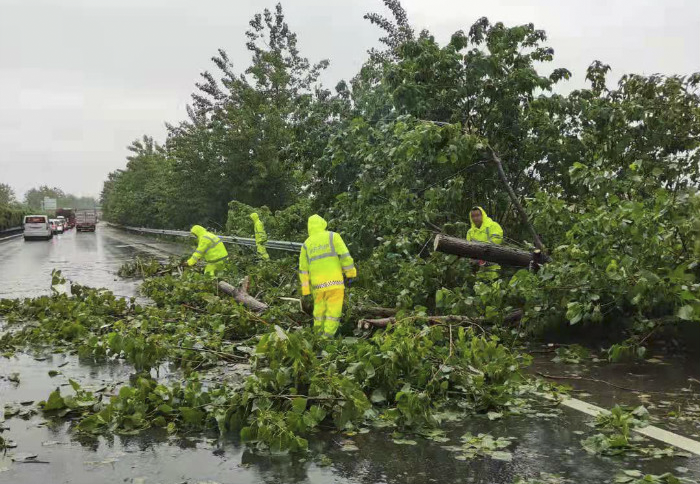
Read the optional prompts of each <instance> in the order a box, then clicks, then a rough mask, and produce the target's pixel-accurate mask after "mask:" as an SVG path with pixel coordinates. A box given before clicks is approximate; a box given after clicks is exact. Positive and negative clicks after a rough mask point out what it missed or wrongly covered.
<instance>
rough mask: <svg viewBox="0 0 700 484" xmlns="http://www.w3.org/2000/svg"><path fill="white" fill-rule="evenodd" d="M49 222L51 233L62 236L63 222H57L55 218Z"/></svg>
mask: <svg viewBox="0 0 700 484" xmlns="http://www.w3.org/2000/svg"><path fill="white" fill-rule="evenodd" d="M49 222H50V223H51V232H53V233H54V234H62V233H63V222H62V221H60V220H58V219H57V218H52V219H49Z"/></svg>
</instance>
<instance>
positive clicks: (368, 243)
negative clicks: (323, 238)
mask: <svg viewBox="0 0 700 484" xmlns="http://www.w3.org/2000/svg"><path fill="white" fill-rule="evenodd" d="M384 3H385V5H386V6H387V8H388V9H389V11H390V12H391V15H390V16H389V17H384V16H382V15H379V14H368V15H366V18H367V19H368V20H369V21H370V22H372V23H373V24H375V25H377V26H378V27H379V28H380V29H381V31H382V33H383V36H382V37H381V39H380V40H381V43H382V48H381V49H374V50H372V51H370V52H369V53H368V57H367V60H366V61H365V63H364V64H363V65H362V67H361V68H360V70H359V71H358V72H357V74H356V75H355V76H354V77H353V78H352V79H351V80H350V81H349V82H345V81H343V82H340V83H338V84H337V85H336V86H335V88H334V89H328V88H326V87H324V86H322V85H321V83H320V82H319V76H320V74H321V73H322V72H323V70H324V69H325V68H326V67H327V66H328V61H320V62H315V63H314V62H311V61H309V60H308V59H307V58H305V57H304V56H303V55H302V54H301V52H300V51H299V48H298V45H297V35H296V34H295V33H294V32H293V31H292V30H291V28H290V27H289V26H288V25H287V23H286V22H285V18H284V14H283V11H282V7H281V5H278V6H277V8H276V9H274V10H272V11H269V10H265V11H264V12H262V13H261V14H259V15H256V16H255V17H254V18H253V19H252V20H251V22H250V29H249V31H248V32H247V43H246V45H247V47H248V50H249V52H250V54H251V60H250V63H249V65H248V67H247V68H245V69H237V68H235V67H234V63H233V61H232V60H231V59H229V57H228V56H227V54H226V52H224V51H223V50H220V51H219V52H218V54H217V55H216V56H215V57H214V58H213V63H214V68H215V70H213V71H207V72H204V73H202V79H201V82H199V83H198V84H197V85H196V91H195V92H194V94H193V95H192V103H191V105H190V106H189V107H188V110H187V112H188V119H186V120H184V121H181V122H179V123H175V124H168V135H167V138H166V139H165V140H164V141H163V142H157V141H156V140H154V139H153V138H152V137H149V136H144V137H143V139H140V140H137V141H135V142H134V143H133V144H132V145H131V146H130V150H131V155H130V156H129V158H128V160H127V163H126V166H125V168H124V169H121V170H117V171H115V172H113V173H111V174H110V175H109V178H108V180H107V181H106V182H105V184H104V188H103V192H102V205H103V209H104V211H105V216H106V217H107V218H108V219H109V220H112V221H115V222H119V223H123V224H128V225H141V226H149V227H167V228H188V227H189V226H191V225H192V224H195V223H200V224H204V225H207V226H209V227H212V228H214V229H217V230H224V228H225V231H227V232H229V233H233V234H238V235H248V236H250V234H251V231H252V225H251V223H250V220H249V219H248V217H247V214H248V212H250V211H251V210H258V211H259V212H260V213H261V214H262V216H263V217H262V218H263V220H264V221H265V222H266V224H267V226H268V229H269V231H270V235H271V237H273V238H280V239H287V240H298V241H300V240H303V237H304V231H305V220H306V218H307V217H308V216H309V215H311V214H313V213H319V214H321V215H323V216H324V217H326V218H327V219H328V220H329V221H330V224H331V227H332V228H335V229H337V230H341V231H342V233H343V236H344V238H345V239H346V240H347V241H348V243H349V245H350V247H351V250H352V251H353V254H356V255H357V257H358V260H360V261H361V263H360V267H361V273H362V276H361V278H362V277H364V280H365V281H372V287H374V288H376V294H374V301H376V302H377V303H382V304H388V305H398V306H401V307H408V308H415V307H428V308H430V309H431V310H434V311H438V312H444V313H458V314H471V313H473V314H475V315H480V316H483V315H484V314H485V315H487V316H488V317H492V318H495V319H498V318H499V317H501V316H502V315H504V314H507V313H508V312H509V311H510V310H511V309H512V308H514V307H519V308H524V311H525V318H524V321H526V322H529V323H530V325H531V326H532V327H542V326H547V325H550V324H555V325H557V324H561V323H562V322H564V323H567V324H570V325H580V326H585V325H590V324H598V325H599V324H622V325H624V326H625V327H626V328H634V329H635V330H636V331H637V332H639V333H640V334H641V333H645V332H646V331H648V330H653V328H655V326H656V325H657V324H658V323H659V322H660V321H668V320H669V319H670V320H674V321H682V320H692V321H700V299H698V294H700V285H698V277H699V276H700V272H699V271H700V269H699V267H700V265H699V263H698V255H699V253H700V248H699V247H698V246H697V245H696V243H695V241H696V240H698V231H699V229H700V218H699V216H698V213H699V211H698V208H699V206H700V204H699V202H698V196H697V188H698V182H699V181H700V93H699V90H698V86H699V85H700V73H688V74H684V75H650V76H643V75H635V74H627V75H624V76H623V77H622V78H621V79H619V81H618V82H617V84H616V85H614V83H613V82H611V80H610V79H608V74H609V70H610V67H609V66H607V65H605V64H604V63H602V62H598V61H594V62H592V63H591V64H590V66H589V67H588V69H587V71H586V81H587V86H588V87H586V88H582V89H577V90H574V91H572V92H570V93H568V94H561V89H560V84H561V83H562V82H564V81H566V80H568V79H570V77H571V73H570V72H569V71H568V70H567V69H564V68H556V69H552V68H548V67H547V66H548V65H549V64H550V63H551V62H552V61H553V59H554V51H553V50H552V49H551V48H550V47H549V46H548V45H547V38H546V34H545V32H544V31H542V30H538V29H537V28H536V27H535V26H534V25H532V24H524V25H516V26H510V27H509V26H505V25H504V24H502V23H492V22H490V21H489V20H487V19H485V18H482V19H480V20H478V21H477V22H475V23H474V24H473V25H471V26H468V27H466V28H465V29H464V30H460V31H457V32H455V33H454V34H453V35H452V37H451V39H450V40H449V42H447V43H444V44H441V43H440V42H438V41H437V40H436V39H435V38H434V37H433V35H432V34H431V33H430V32H428V31H421V32H416V31H415V29H414V28H413V26H412V25H411V23H410V22H409V19H408V18H407V15H406V12H405V10H404V9H403V8H402V6H401V5H400V3H399V1H398V0H385V1H384ZM350 41H351V39H350ZM241 64H242V60H237V62H236V65H241ZM494 153H496V154H497V155H498V156H499V157H500V158H501V159H502V160H503V164H504V168H505V172H506V177H507V179H508V181H509V183H510V184H511V185H512V187H513V189H514V191H515V193H516V194H517V195H518V197H520V198H521V199H522V200H523V201H524V204H525V208H526V210H527V212H528V214H529V216H530V218H531V220H532V221H533V222H534V225H535V227H536V229H537V230H538V231H539V232H540V236H541V237H542V239H543V240H544V242H545V245H547V247H548V249H549V251H550V252H551V255H552V257H553V259H554V261H555V262H553V263H551V264H549V265H548V266H547V268H546V269H544V270H542V271H540V272H539V273H536V274H535V273H529V272H527V271H521V272H518V273H515V274H513V273H508V272H506V273H504V277H503V278H502V279H501V280H498V281H495V282H493V283H488V284H487V283H477V284H474V283H473V281H471V280H468V278H467V279H466V280H465V276H464V274H465V273H466V272H468V271H466V269H465V267H463V266H462V265H460V264H461V262H460V263H454V260H453V259H451V258H450V257H448V256H444V255H442V254H431V253H430V252H431V251H430V250H429V248H426V247H429V241H430V239H431V237H432V236H433V235H434V232H435V231H436V230H441V231H444V232H445V233H448V234H451V235H457V236H464V235H465V234H466V231H467V229H468V227H469V220H468V213H469V210H470V209H471V208H472V207H473V206H474V205H481V206H483V207H484V208H485V209H486V211H487V213H489V215H491V217H492V218H493V219H494V220H497V221H498V222H500V223H501V225H503V226H504V228H505V231H506V236H507V238H508V240H509V243H511V244H514V245H519V246H521V247H531V239H530V238H529V237H528V234H527V231H526V230H525V227H524V226H523V225H522V222H521V221H520V219H519V218H518V217H517V215H516V212H515V210H514V207H513V206H512V204H511V201H510V199H509V197H508V195H507V193H506V191H505V190H504V186H503V184H502V182H501V180H500V179H499V176H498V173H497V171H496V169H495V167H494V165H493V163H491V162H490V160H491V159H492V157H493V154H494Z"/></svg>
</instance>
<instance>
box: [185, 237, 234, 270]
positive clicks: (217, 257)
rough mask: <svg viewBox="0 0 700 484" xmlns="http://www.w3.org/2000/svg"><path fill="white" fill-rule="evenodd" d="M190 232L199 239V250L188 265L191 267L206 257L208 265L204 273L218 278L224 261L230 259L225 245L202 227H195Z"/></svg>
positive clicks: (188, 261) (189, 260)
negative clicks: (217, 275)
mask: <svg viewBox="0 0 700 484" xmlns="http://www.w3.org/2000/svg"><path fill="white" fill-rule="evenodd" d="M190 232H192V233H193V234H194V235H195V236H196V237H197V249H196V250H195V251H194V253H193V254H192V256H191V257H190V258H189V259H188V260H187V265H188V266H190V267H191V266H193V265H195V264H196V263H197V262H198V261H199V260H200V259H201V258H202V257H204V260H205V262H206V263H207V265H206V266H205V267H204V273H205V274H207V275H208V276H212V277H214V276H216V274H217V273H218V272H220V271H221V270H222V269H223V267H224V260H225V259H226V258H227V257H228V251H227V250H226V247H225V246H224V243H223V242H222V241H221V239H220V238H219V237H218V236H216V235H214V234H212V233H211V232H207V231H206V229H205V228H204V227H202V226H201V225H195V226H194V227H192V229H191V230H190Z"/></svg>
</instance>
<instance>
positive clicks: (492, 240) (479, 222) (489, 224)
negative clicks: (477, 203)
mask: <svg viewBox="0 0 700 484" xmlns="http://www.w3.org/2000/svg"><path fill="white" fill-rule="evenodd" d="M469 220H470V221H471V223H472V226H471V228H470V229H469V232H467V240H468V241H476V242H486V243H488V244H501V243H502V242H503V229H502V228H501V226H500V225H499V224H498V222H494V221H493V220H491V217H489V216H488V215H486V211H484V209H483V208H481V207H474V208H472V210H471V212H469ZM478 263H479V266H481V267H482V268H483V269H485V270H484V272H486V273H488V274H489V275H491V276H496V275H497V271H498V270H499V269H500V268H501V266H499V265H497V264H491V265H489V266H486V261H483V260H480V261H478Z"/></svg>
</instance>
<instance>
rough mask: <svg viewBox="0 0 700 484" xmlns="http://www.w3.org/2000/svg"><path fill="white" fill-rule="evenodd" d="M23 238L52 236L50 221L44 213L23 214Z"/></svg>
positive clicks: (47, 237) (46, 238) (46, 237)
mask: <svg viewBox="0 0 700 484" xmlns="http://www.w3.org/2000/svg"><path fill="white" fill-rule="evenodd" d="M23 225H24V240H29V239H45V240H49V239H50V238H52V237H53V231H52V230H51V222H49V217H47V216H46V215H25V217H24V224H23Z"/></svg>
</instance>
